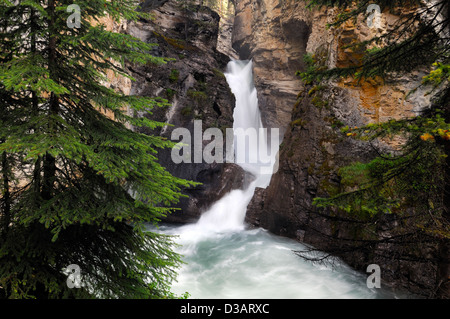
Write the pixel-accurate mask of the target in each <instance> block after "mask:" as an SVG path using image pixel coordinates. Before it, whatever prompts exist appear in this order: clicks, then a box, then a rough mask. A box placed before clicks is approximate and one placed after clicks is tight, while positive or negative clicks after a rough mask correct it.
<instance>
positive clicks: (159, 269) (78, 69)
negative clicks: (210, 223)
mask: <svg viewBox="0 0 450 319" xmlns="http://www.w3.org/2000/svg"><path fill="white" fill-rule="evenodd" d="M76 3H77V5H78V6H79V7H80V9H81V12H80V13H81V15H80V26H79V28H70V27H69V26H68V24H67V19H68V17H69V15H70V13H67V12H66V9H67V8H68V6H69V5H71V4H72V1H55V0H48V1H42V0H27V1H21V0H19V1H1V2H0V47H1V50H0V128H1V129H0V298H1V297H3V298H5V297H6V298H63V297H87V298H89V297H99V298H162V297H170V296H173V295H172V294H171V292H170V291H169V284H170V282H171V281H172V280H173V278H174V277H175V275H176V272H175V270H176V268H177V266H178V265H179V264H180V258H179V256H178V255H177V254H176V253H174V252H173V251H172V245H173V243H172V239H171V238H170V237H167V236H164V235H160V234H157V233H154V232H151V231H147V229H146V224H147V223H150V224H152V223H157V222H158V220H159V219H160V218H161V217H162V216H165V215H166V214H169V213H170V212H171V211H172V208H171V205H172V204H173V203H174V202H176V201H177V200H178V199H179V197H180V192H179V190H180V188H181V187H187V186H189V185H190V184H189V183H188V182H186V181H183V180H180V179H177V178H175V177H173V176H171V175H170V174H169V173H168V172H167V171H166V170H165V169H164V168H163V167H161V166H160V165H159V164H158V162H157V158H156V154H157V152H158V150H160V149H163V148H166V147H170V146H171V145H172V144H171V143H169V142H168V141H166V140H164V139H162V138H160V137H158V136H148V135H144V134H140V133H138V132H136V131H134V130H131V129H128V128H127V127H128V126H134V127H148V128H150V129H154V128H156V127H162V126H164V123H159V122H155V121H152V120H150V119H148V118H146V117H141V118H137V117H133V116H130V115H129V113H128V112H125V111H124V110H126V108H127V107H128V108H129V110H132V111H145V110H150V109H151V108H153V107H158V106H160V105H162V104H161V102H160V101H159V100H156V99H152V98H143V97H138V96H127V95H124V94H122V93H120V92H117V91H115V90H113V89H111V88H109V87H108V86H105V82H106V81H107V77H106V76H105V74H107V73H114V74H115V75H116V76H124V77H128V73H127V72H126V70H125V62H126V61H128V62H130V63H142V64H145V63H148V62H152V63H155V64H161V63H164V60H163V59H161V58H157V57H153V56H151V55H150V54H149V52H150V51H151V49H152V47H153V45H152V44H147V43H144V42H142V41H140V40H139V39H137V38H134V37H132V36H130V35H127V34H122V33H114V32H111V31H108V30H106V27H105V25H103V24H102V22H101V21H104V19H106V18H109V19H111V20H113V21H114V22H115V23H119V22H120V21H121V20H122V19H125V20H137V19H139V18H140V17H145V14H144V13H142V12H138V11H136V10H135V9H136V2H135V1H130V0H119V1H107V0H97V1H87V0H79V1H77V2H76ZM71 264H76V265H77V267H79V269H80V270H81V275H82V277H81V284H82V285H83V287H82V288H80V289H69V288H70V287H68V285H67V276H66V274H65V273H64V271H63V270H64V269H65V268H66V267H68V266H69V265H71Z"/></svg>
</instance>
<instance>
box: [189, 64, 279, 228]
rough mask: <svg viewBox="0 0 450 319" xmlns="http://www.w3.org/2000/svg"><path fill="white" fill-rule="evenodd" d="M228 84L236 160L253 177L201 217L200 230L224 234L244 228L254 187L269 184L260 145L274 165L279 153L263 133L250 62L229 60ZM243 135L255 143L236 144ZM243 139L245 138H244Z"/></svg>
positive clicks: (247, 141) (269, 175) (276, 145)
mask: <svg viewBox="0 0 450 319" xmlns="http://www.w3.org/2000/svg"><path fill="white" fill-rule="evenodd" d="M225 77H226V79H227V82H228V84H229V86H230V88H231V91H232V92H233V94H234V96H235V98H236V106H235V109H234V114H233V119H234V122H233V130H234V135H235V136H234V150H235V159H236V160H237V164H239V165H240V166H241V167H242V168H243V169H244V170H246V171H248V172H250V173H252V174H253V175H255V180H254V181H253V182H251V184H250V185H249V186H248V187H247V188H246V189H245V190H233V191H231V192H230V193H229V194H227V195H225V196H224V197H223V198H221V199H220V200H219V201H217V202H216V203H215V204H213V205H212V207H211V208H210V209H209V210H208V211H207V212H205V213H204V214H202V216H201V217H200V219H199V221H198V223H197V226H198V227H199V228H200V229H203V230H209V231H216V232H223V231H234V230H242V229H244V220H245V214H246V211H247V206H248V204H249V202H250V201H251V199H252V197H253V194H254V192H255V189H256V187H266V186H267V185H268V184H269V182H270V177H271V174H267V173H262V172H261V167H262V166H264V165H265V163H261V161H260V160H259V154H260V149H259V147H260V146H261V145H263V146H266V147H267V149H268V151H269V153H270V155H271V157H272V161H271V162H270V163H272V164H273V163H274V162H275V161H274V158H275V154H276V152H277V150H278V141H276V142H275V145H273V143H272V144H270V145H269V141H268V140H267V134H265V131H264V130H263V125H262V121H261V114H260V111H259V108H258V97H257V92H256V88H255V86H254V84H253V64H252V61H231V62H229V63H228V70H227V72H226V73H225ZM243 132H254V133H255V136H256V143H255V142H253V143H252V142H251V141H250V140H249V139H247V140H245V142H243V143H238V139H239V138H240V137H241V136H239V134H242V133H243ZM244 137H245V136H244Z"/></svg>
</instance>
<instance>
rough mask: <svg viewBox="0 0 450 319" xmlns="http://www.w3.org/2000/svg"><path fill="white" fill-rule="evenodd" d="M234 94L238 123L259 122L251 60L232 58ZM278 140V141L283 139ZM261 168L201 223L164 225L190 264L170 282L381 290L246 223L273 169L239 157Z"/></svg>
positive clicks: (280, 291)
mask: <svg viewBox="0 0 450 319" xmlns="http://www.w3.org/2000/svg"><path fill="white" fill-rule="evenodd" d="M226 78H227V81H228V83H229V85H230V88H231V89H232V92H233V93H234V94H235V96H236V108H235V111H234V129H236V128H239V127H241V128H244V129H246V128H261V127H262V123H261V117H260V113H259V109H258V100H257V95H256V94H257V93H256V90H255V88H254V86H253V78H252V63H251V61H250V62H243V61H232V62H230V63H229V65H228V72H227V73H226ZM257 147H258V144H256V145H248V146H247V147H245V148H240V149H238V148H236V149H235V152H236V157H237V155H239V154H240V153H241V152H245V155H246V158H249V156H250V155H251V153H252V152H253V153H256V152H257V151H258V149H257ZM277 148H278V145H277ZM240 165H242V167H243V168H244V169H246V170H248V171H251V172H252V173H253V174H255V175H256V179H255V180H254V181H253V182H252V183H251V185H250V186H249V187H248V188H247V189H245V190H234V191H232V192H230V193H229V194H228V195H226V196H224V197H223V198H222V199H220V200H219V201H217V202H216V203H215V204H214V205H213V206H212V207H211V208H210V209H209V210H208V211H206V212H204V213H203V214H202V216H201V218H200V219H199V221H198V222H197V223H195V224H191V225H185V226H181V227H177V226H171V225H163V226H161V227H160V230H161V231H162V232H164V233H166V234H171V235H177V236H178V240H177V242H178V243H179V244H180V245H181V246H180V247H179V249H178V252H179V253H180V254H182V255H183V260H184V262H186V264H185V265H184V266H183V267H182V268H181V269H180V271H179V275H178V281H177V282H175V283H174V284H173V286H172V291H173V292H174V293H176V294H180V295H181V294H183V293H184V292H186V291H187V292H189V293H190V295H191V297H192V298H243V299H247V298H252V299H258V298H280V299H289V298H376V297H380V296H381V295H380V292H379V291H377V290H376V289H369V288H367V285H366V276H364V275H362V274H359V273H356V272H354V271H352V270H351V269H350V268H349V267H347V266H346V265H345V264H343V263H340V262H337V263H336V264H335V268H333V269H332V268H327V267H325V266H319V265H314V264H311V263H309V262H306V261H304V260H303V259H301V258H300V257H298V256H297V255H296V254H295V253H294V252H293V251H295V250H302V249H303V248H304V246H303V245H301V244H300V243H298V242H296V241H293V240H290V239H287V238H282V237H277V236H273V235H271V234H269V233H268V232H266V231H264V230H263V229H253V230H247V229H245V223H244V219H245V213H246V210H247V205H248V203H249V202H250V200H251V199H252V197H253V194H254V190H255V187H266V186H267V185H268V183H269V181H270V177H271V176H270V175H264V174H259V173H258V172H259V170H258V165H260V164H259V163H256V164H252V165H249V164H240Z"/></svg>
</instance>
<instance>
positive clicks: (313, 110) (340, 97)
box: [232, 0, 436, 294]
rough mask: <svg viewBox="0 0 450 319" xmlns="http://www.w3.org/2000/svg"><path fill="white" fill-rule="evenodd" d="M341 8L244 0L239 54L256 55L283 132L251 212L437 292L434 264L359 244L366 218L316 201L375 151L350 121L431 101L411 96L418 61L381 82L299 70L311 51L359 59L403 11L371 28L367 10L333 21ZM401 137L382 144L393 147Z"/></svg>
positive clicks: (324, 58) (269, 118) (239, 7)
mask: <svg viewBox="0 0 450 319" xmlns="http://www.w3.org/2000/svg"><path fill="white" fill-rule="evenodd" d="M336 14H337V12H336V11H335V9H326V8H324V9H320V10H319V9H317V8H316V9H309V8H307V7H306V2H305V1H294V0H287V1H284V0H237V1H236V17H235V23H234V29H233V36H232V45H233V48H234V49H235V50H236V51H237V52H238V54H239V56H240V58H241V59H253V61H254V74H255V82H256V86H257V89H258V98H259V102H260V109H261V112H262V115H263V121H264V124H265V125H266V126H268V127H279V128H280V129H281V130H282V131H284V132H285V134H284V140H283V143H282V144H281V148H280V153H279V169H278V171H277V172H276V174H274V176H273V177H272V181H271V183H270V185H269V187H267V188H266V189H258V190H257V191H256V194H255V196H254V198H253V200H252V201H251V203H250V205H249V207H248V211H247V219H246V220H247V222H248V223H249V224H250V225H255V226H258V227H263V228H266V229H268V230H270V231H271V232H273V233H276V234H279V235H283V236H287V237H292V238H296V239H298V240H299V241H302V242H305V243H307V244H311V245H313V246H315V247H316V248H318V249H321V250H324V251H329V252H332V251H340V252H346V253H342V254H341V255H340V257H342V258H343V259H344V260H345V261H346V262H347V263H349V264H350V265H351V266H353V267H354V268H356V269H358V270H360V271H363V272H365V270H366V267H367V266H368V265H369V264H372V263H376V264H379V265H380V266H381V268H382V269H383V270H384V272H383V280H384V282H385V283H386V284H388V285H390V286H392V287H400V289H407V290H408V291H411V292H414V293H421V294H422V293H423V294H430V291H432V290H433V287H434V285H435V278H436V267H435V265H430V264H420V263H414V262H407V261H404V262H392V261H388V260H385V259H383V260H382V259H380V258H378V259H377V257H376V256H377V255H382V252H383V251H387V250H389V251H393V252H394V251H396V250H397V252H399V253H400V251H401V250H403V249H404V247H394V246H392V245H385V246H381V245H379V246H373V247H371V248H369V249H366V248H367V247H366V248H364V249H356V248H357V246H358V243H360V240H364V239H365V237H364V236H365V235H364V234H363V232H362V231H361V229H359V228H358V225H354V224H352V223H350V222H349V220H347V219H346V217H345V216H339V215H334V214H335V212H331V211H328V212H327V211H325V212H323V211H318V210H317V209H316V208H315V207H314V206H313V205H312V202H313V199H314V198H315V197H328V196H330V194H335V193H336V192H337V191H338V190H339V189H340V176H339V173H338V170H339V168H340V167H343V166H345V165H348V164H350V163H352V162H355V161H362V162H366V161H368V160H369V159H371V158H373V157H374V156H376V152H375V151H374V149H373V148H372V147H371V146H370V145H369V144H367V143H362V142H358V141H355V140H352V139H348V138H346V137H345V136H343V135H342V133H340V128H341V127H342V126H347V125H348V126H349V127H355V126H358V127H360V126H362V125H364V124H368V123H378V122H382V121H387V120H389V119H399V118H404V117H409V116H412V115H414V114H417V112H418V111H420V110H421V109H422V108H423V107H424V106H426V105H427V104H428V100H427V97H425V94H424V91H423V90H417V91H415V92H414V93H413V94H411V95H409V97H408V98H406V96H407V95H408V93H410V91H411V90H412V89H414V88H415V87H417V86H418V84H419V83H420V81H421V78H422V76H423V75H424V73H423V72H421V71H420V70H417V71H416V72H414V73H411V74H399V75H395V76H392V77H391V78H389V79H386V80H385V81H383V82H382V81H379V80H373V81H365V82H362V83H355V82H354V81H353V80H351V79H348V80H336V81H328V82H326V83H323V84H322V85H320V86H308V85H304V84H303V83H302V82H301V81H300V79H299V78H298V77H296V75H295V72H296V71H298V70H304V69H305V65H304V61H303V56H304V55H305V54H306V53H309V54H310V55H311V56H313V57H314V59H316V60H318V61H320V63H322V64H323V65H324V66H326V67H329V68H332V67H335V66H345V65H347V64H348V63H356V62H357V60H358V59H360V58H361V54H360V53H359V52H354V51H353V50H351V49H348V47H347V46H348V45H349V44H351V43H354V42H355V41H363V40H365V39H368V38H371V37H372V36H374V35H380V34H382V33H384V32H387V31H388V30H389V29H390V28H392V26H393V23H394V22H395V21H396V20H397V19H398V16H397V15H396V13H395V12H393V13H392V12H391V13H387V12H385V13H383V14H382V17H381V23H380V27H379V28H371V27H369V26H368V25H367V24H366V23H364V19H360V23H359V24H356V25H355V24H353V23H350V22H349V23H346V24H344V25H343V26H341V27H339V28H330V29H327V28H326V25H327V23H329V22H331V21H332V20H333V18H334V17H336ZM361 21H362V22H361ZM401 142H402V141H400V140H398V141H391V142H390V143H388V144H386V145H379V146H380V147H387V148H392V147H396V145H398V143H401ZM392 223H393V221H392V220H389V218H388V219H387V220H386V221H385V223H384V224H383V225H377V226H376V227H375V228H374V232H375V233H377V234H379V235H380V234H383V233H384V234H386V233H388V232H389V231H388V230H387V229H390V227H391V226H392ZM380 236H381V235H380ZM344 238H345V240H338V239H344ZM421 249H422V248H417V251H420V250H421ZM403 253H405V251H403Z"/></svg>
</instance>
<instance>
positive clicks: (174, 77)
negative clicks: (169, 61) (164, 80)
mask: <svg viewBox="0 0 450 319" xmlns="http://www.w3.org/2000/svg"><path fill="white" fill-rule="evenodd" d="M179 77H180V71H178V70H177V69H172V70H170V75H169V80H170V82H172V83H175V82H178V78H179Z"/></svg>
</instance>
